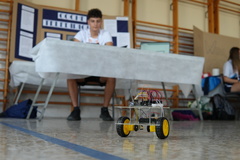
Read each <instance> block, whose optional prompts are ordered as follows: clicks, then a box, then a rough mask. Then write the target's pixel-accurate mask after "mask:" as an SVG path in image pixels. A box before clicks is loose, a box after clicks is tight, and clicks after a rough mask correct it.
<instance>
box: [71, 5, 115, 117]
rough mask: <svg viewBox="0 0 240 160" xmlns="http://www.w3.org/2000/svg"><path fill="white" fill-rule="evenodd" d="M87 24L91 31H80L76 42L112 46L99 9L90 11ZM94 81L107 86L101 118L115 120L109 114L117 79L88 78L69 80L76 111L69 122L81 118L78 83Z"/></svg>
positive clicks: (72, 113)
mask: <svg viewBox="0 0 240 160" xmlns="http://www.w3.org/2000/svg"><path fill="white" fill-rule="evenodd" d="M87 23H88V25H89V29H86V30H81V31H79V32H78V33H77V34H76V35H75V37H74V41H76V42H83V43H93V44H99V45H109V46H112V45H113V42H112V37H111V35H110V33H109V32H108V31H106V30H103V29H101V26H102V12H101V11H100V10H99V9H91V10H89V11H88V15H87ZM89 81H91V82H92V81H94V82H98V83H100V84H102V85H106V86H105V90H104V103H103V107H102V108H101V113H100V118H102V119H103V120H104V121H113V118H112V117H111V116H110V114H109V112H108V105H109V102H110V100H111V97H112V94H113V92H114V89H115V84H116V79H115V78H109V77H94V76H92V77H88V78H85V79H68V80H67V85H68V91H69V95H70V98H71V101H72V105H73V106H74V110H73V111H72V112H71V114H70V115H69V116H68V118H67V120H69V121H79V120H81V117H80V113H81V111H80V108H79V106H78V88H77V83H79V82H80V83H84V82H86V83H87V82H89Z"/></svg>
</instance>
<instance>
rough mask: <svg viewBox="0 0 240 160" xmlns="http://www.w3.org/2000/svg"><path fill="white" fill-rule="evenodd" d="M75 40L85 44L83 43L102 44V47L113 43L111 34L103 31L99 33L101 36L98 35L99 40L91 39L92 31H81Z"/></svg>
mask: <svg viewBox="0 0 240 160" xmlns="http://www.w3.org/2000/svg"><path fill="white" fill-rule="evenodd" d="M74 38H75V39H77V40H79V41H81V42H83V43H95V44H100V45H105V44H106V43H107V42H112V36H111V34H110V33H109V32H108V31H106V30H103V29H101V30H100V31H99V34H98V37H97V38H92V37H91V34H90V29H86V30H81V31H79V32H78V33H77V34H76V35H75V36H74Z"/></svg>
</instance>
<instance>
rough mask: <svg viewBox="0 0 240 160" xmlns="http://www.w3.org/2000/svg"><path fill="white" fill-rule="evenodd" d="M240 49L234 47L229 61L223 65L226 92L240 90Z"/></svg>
mask: <svg viewBox="0 0 240 160" xmlns="http://www.w3.org/2000/svg"><path fill="white" fill-rule="evenodd" d="M239 71H240V49H239V48H238V47H232V48H231V50H230V54H229V58H228V61H227V62H225V64H224V66H223V80H224V82H225V86H224V88H225V91H226V92H240V83H239V82H240V81H239V80H240V79H239V78H240V77H239Z"/></svg>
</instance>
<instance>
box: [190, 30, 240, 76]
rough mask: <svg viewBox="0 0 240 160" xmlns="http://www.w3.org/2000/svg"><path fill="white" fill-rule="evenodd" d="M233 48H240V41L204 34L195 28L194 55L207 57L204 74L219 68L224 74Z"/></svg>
mask: <svg viewBox="0 0 240 160" xmlns="http://www.w3.org/2000/svg"><path fill="white" fill-rule="evenodd" d="M232 47H240V39H238V38H233V37H228V36H222V35H218V34H213V33H207V32H203V31H201V30H200V29H198V28H197V27H194V55H195V56H201V57H205V64H204V70H203V71H204V72H209V73H212V70H213V68H218V69H219V70H220V73H222V70H223V65H224V63H225V62H226V61H227V60H228V57H229V51H230V49H231V48H232Z"/></svg>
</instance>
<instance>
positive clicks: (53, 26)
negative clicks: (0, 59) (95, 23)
mask: <svg viewBox="0 0 240 160" xmlns="http://www.w3.org/2000/svg"><path fill="white" fill-rule="evenodd" d="M13 7H14V9H13V22H12V35H11V51H10V62H12V61H13V60H15V59H20V60H27V61H32V58H31V55H30V54H29V53H30V52H29V51H30V50H31V49H32V47H34V46H35V45H36V44H37V43H38V42H40V41H41V40H43V39H44V38H46V37H48V38H54V39H62V40H73V37H74V35H75V34H76V33H77V32H78V31H80V30H81V29H86V28H88V25H87V15H86V14H87V13H85V12H76V11H73V10H64V9H56V8H51V7H46V6H44V7H42V6H39V5H36V4H32V3H29V2H25V1H22V0H15V1H14V5H13ZM130 22H131V20H130V19H129V17H120V16H119V17H117V16H106V15H103V28H104V29H106V30H108V31H109V32H110V33H111V35H112V38H113V44H114V46H117V47H128V48H131V47H132V26H131V23H130Z"/></svg>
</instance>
